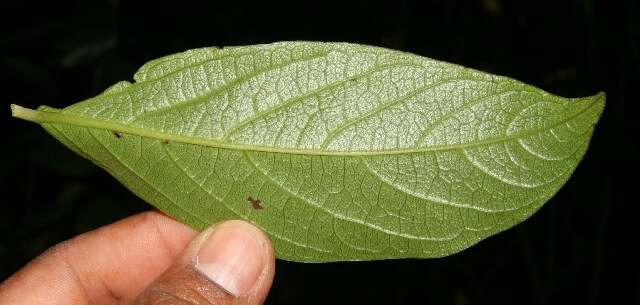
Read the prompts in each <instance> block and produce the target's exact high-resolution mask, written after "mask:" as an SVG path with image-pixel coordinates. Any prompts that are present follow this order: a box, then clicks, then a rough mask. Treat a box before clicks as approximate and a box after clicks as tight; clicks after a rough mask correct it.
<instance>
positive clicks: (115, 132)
mask: <svg viewBox="0 0 640 305" xmlns="http://www.w3.org/2000/svg"><path fill="white" fill-rule="evenodd" d="M113 135H114V136H116V138H118V139H120V138H122V134H121V133H119V132H117V131H114V132H113Z"/></svg>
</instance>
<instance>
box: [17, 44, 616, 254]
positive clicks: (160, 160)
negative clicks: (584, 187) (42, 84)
mask: <svg viewBox="0 0 640 305" xmlns="http://www.w3.org/2000/svg"><path fill="white" fill-rule="evenodd" d="M134 79H135V83H133V84H131V83H129V82H119V83H117V84H115V85H114V86H112V87H111V88H109V89H107V90H106V91H105V92H104V93H102V94H101V95H98V96H97V97H94V98H91V99H88V100H86V101H83V102H80V103H77V104H75V105H72V106H69V107H67V108H64V109H60V110H58V109H52V108H49V107H45V106H43V107H40V108H39V109H38V110H37V111H34V110H29V109H26V108H22V107H20V106H15V105H14V106H12V107H13V114H14V116H17V117H20V118H23V119H26V120H30V121H35V122H39V123H41V124H42V126H43V127H44V128H45V129H46V130H47V131H48V132H50V133H51V134H52V135H53V136H55V137H56V138H57V139H58V140H60V141H61V142H62V143H64V144H65V145H66V146H67V147H69V148H71V149H72V150H73V151H75V152H77V153H78V154H80V155H82V156H84V157H86V158H89V159H91V160H92V161H93V162H94V163H95V164H97V165H99V166H100V167H102V168H104V169H105V170H106V171H108V172H109V173H111V174H112V175H113V176H114V177H116V179H118V180H119V181H120V182H122V184H124V185H125V186H127V187H128V188H129V189H131V190H132V191H133V192H135V193H136V194H137V195H138V196H140V197H142V198H143V199H145V200H146V201H148V202H149V203H151V204H153V205H154V206H156V207H158V208H159V209H161V210H162V211H164V212H166V213H168V214H169V215H172V216H174V217H176V218H177V219H179V220H181V221H184V222H186V223H188V224H190V225H191V226H193V227H195V228H199V229H202V228H205V227H206V226H208V225H210V224H213V223H215V222H218V221H220V220H223V219H232V218H240V219H246V220H249V221H251V222H253V223H254V224H256V225H258V226H259V227H261V228H262V229H263V230H265V231H266V232H267V233H268V234H269V235H270V236H271V238H272V240H273V242H274V244H275V247H276V251H277V255H278V257H279V258H282V259H287V260H294V261H304V262H325V261H342V260H372V259H387V258H405V257H423V258H426V257H441V256H445V255H449V254H452V253H456V252H458V251H461V250H463V249H465V248H468V247H470V246H471V245H473V244H475V243H477V242H478V241H480V240H482V239H484V238H487V237H488V236H491V235H493V234H495V233H497V232H500V231H503V230H506V229H508V228H510V227H512V226H514V225H515V224H517V223H519V222H521V221H523V220H524V219H526V218H527V217H529V216H531V215H532V214H533V213H534V212H535V211H536V210H537V209H539V208H540V207H541V206H542V205H543V204H544V203H545V202H546V201H547V200H548V199H549V198H550V197H551V196H553V195H554V194H555V193H556V192H557V191H558V189H559V188H560V187H561V186H562V185H563V184H564V183H565V181H566V180H567V179H568V178H569V176H570V175H571V173H572V172H573V170H574V169H575V167H576V166H577V164H578V163H579V161H580V160H581V159H582V157H583V155H584V153H585V151H586V149H587V146H588V143H589V140H590V138H591V134H592V132H593V128H594V125H595V124H596V122H597V121H598V118H599V117H600V114H601V112H602V110H603V108H604V100H605V98H604V93H600V94H598V95H595V96H592V97H586V98H578V99H566V98H561V97H557V96H554V95H551V94H548V93H546V92H544V91H542V90H540V89H537V88H534V87H531V86H528V85H525V84H522V83H520V82H517V81H515V80H512V79H509V78H505V77H500V76H494V75H489V74H486V73H482V72H478V71H475V70H472V69H467V68H464V67H460V66H457V65H453V64H448V63H444V62H440V61H435V60H432V59H428V58H424V57H419V56H415V55H411V54H407V53H402V52H398V51H392V50H387V49H382V48H377V47H370V46H363V45H355V44H347V43H316V42H283V43H274V44H268V45H256V46H246V47H229V48H224V49H216V48H204V49H196V50H190V51H186V52H183V53H180V54H175V55H170V56H166V57H163V58H160V59H156V60H153V61H151V62H149V63H147V64H145V65H144V66H143V67H142V68H141V69H140V70H139V71H138V72H137V73H136V74H135V76H134Z"/></svg>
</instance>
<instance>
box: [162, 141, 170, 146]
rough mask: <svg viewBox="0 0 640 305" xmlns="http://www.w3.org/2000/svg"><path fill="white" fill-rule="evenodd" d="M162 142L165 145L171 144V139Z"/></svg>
mask: <svg viewBox="0 0 640 305" xmlns="http://www.w3.org/2000/svg"><path fill="white" fill-rule="evenodd" d="M162 143H164V144H165V145H169V143H171V141H169V140H164V141H162Z"/></svg>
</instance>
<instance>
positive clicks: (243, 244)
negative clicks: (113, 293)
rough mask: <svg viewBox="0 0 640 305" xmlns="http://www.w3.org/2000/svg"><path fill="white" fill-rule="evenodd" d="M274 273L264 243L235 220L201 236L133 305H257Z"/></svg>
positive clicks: (256, 231)
mask: <svg viewBox="0 0 640 305" xmlns="http://www.w3.org/2000/svg"><path fill="white" fill-rule="evenodd" d="M274 270H275V258H274V254H273V247H272V245H271V242H270V241H269V238H268V237H267V236H266V235H265V234H264V233H263V232H262V231H261V230H260V229H258V228H256V227H255V226H253V225H251V224H249V223H247V222H244V221H239V220H232V221H227V222H223V223H220V224H217V225H215V226H214V227H211V228H209V229H207V230H205V231H203V232H202V233H200V234H199V235H198V236H197V237H196V238H195V239H194V240H193V241H192V242H191V243H190V244H189V245H188V246H187V247H186V249H185V250H184V252H183V253H182V255H181V257H180V258H179V259H178V260H177V261H175V262H174V263H173V265H172V266H171V267H170V268H169V269H168V270H167V271H166V272H165V273H164V274H162V275H161V276H160V278H158V279H157V280H156V281H154V282H153V283H152V284H151V285H150V286H149V287H147V288H146V289H145V290H144V291H143V292H142V294H140V295H139V296H138V298H137V299H136V301H135V302H134V304H138V305H152V304H153V305H158V304H184V305H187V304H198V305H200V304H216V305H218V304H220V305H222V304H251V305H253V304H262V303H263V302H264V299H265V297H266V296H267V293H268V292H269V288H270V287H271V282H272V281H273V275H274Z"/></svg>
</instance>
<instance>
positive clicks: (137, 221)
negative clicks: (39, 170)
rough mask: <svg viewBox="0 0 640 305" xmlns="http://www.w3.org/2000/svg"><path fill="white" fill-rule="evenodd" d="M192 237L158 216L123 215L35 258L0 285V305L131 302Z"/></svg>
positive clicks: (146, 214)
mask: <svg viewBox="0 0 640 305" xmlns="http://www.w3.org/2000/svg"><path fill="white" fill-rule="evenodd" d="M196 234H197V233H196V232H195V231H194V230H192V229H190V228H189V227H187V226H185V225H183V224H181V223H179V222H177V221H175V220H173V219H171V218H169V217H167V216H165V215H163V214H161V213H159V212H145V213H142V214H138V215H134V216H131V217H128V218H126V219H123V220H121V221H118V222H116V223H114V224H111V225H108V226H105V227H102V228H100V229H97V230H95V231H91V232H88V233H85V234H82V235H80V236H78V237H76V238H73V239H71V240H69V241H66V242H63V243H61V244H59V245H57V246H55V247H53V248H51V249H49V250H48V251H46V252H45V253H43V254H42V255H40V256H39V257H38V258H36V259H35V260H33V261H32V262H31V263H29V264H28V265H27V266H26V267H24V268H23V269H22V270H20V271H19V272H18V273H16V274H14V275H13V276H12V277H11V278H9V279H8V280H7V281H5V282H4V283H2V285H0V304H15V305H20V304H52V305H55V304H115V303H130V302H131V301H132V300H133V299H134V298H135V297H136V296H137V295H138V294H140V292H141V291H142V290H143V289H144V288H145V287H146V286H147V285H149V283H151V282H152V281H153V280H155V279H156V278H157V277H158V276H159V275H160V274H162V273H163V272H164V271H165V270H166V269H167V268H168V267H169V266H170V265H171V264H172V263H173V261H174V260H175V258H176V257H178V255H179V254H180V253H181V252H182V251H183V249H184V247H185V246H186V245H187V244H188V243H189V242H190V241H191V240H192V239H193V237H194V236H196ZM25 242H28V241H25Z"/></svg>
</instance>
